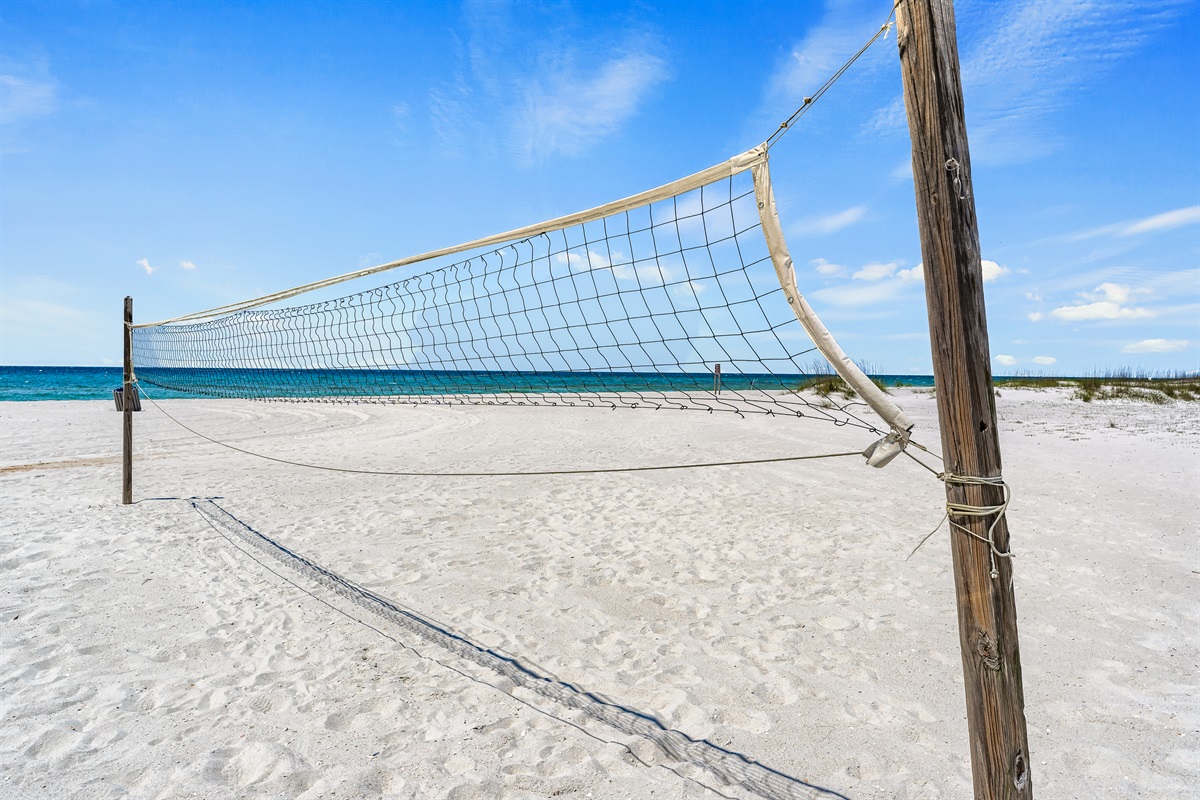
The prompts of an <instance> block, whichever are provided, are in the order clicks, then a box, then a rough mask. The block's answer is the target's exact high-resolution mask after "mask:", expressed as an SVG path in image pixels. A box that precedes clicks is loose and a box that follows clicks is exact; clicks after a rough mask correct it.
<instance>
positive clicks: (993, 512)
mask: <svg viewBox="0 0 1200 800" xmlns="http://www.w3.org/2000/svg"><path fill="white" fill-rule="evenodd" d="M938 478H939V479H940V480H941V481H943V482H944V483H947V484H951V483H953V484H957V485H959V486H999V487H1000V489H1001V491H1003V492H1004V501H1003V502H1002V503H1000V504H999V505H995V506H972V505H968V504H966V503H951V502H949V501H947V503H946V515H945V516H944V517H942V519H943V520H949V521H950V527H951V529H957V530H958V531H959V532H960V533H965V534H967V535H968V536H970V537H972V538H974V539H978V540H979V541H981V542H986V543H987V546H988V550H989V551H990V552H989V554H988V557H989V558H990V559H991V563H992V571H991V577H992V580H995V579H996V578H998V577H1000V570H998V569H997V568H996V559H997V558H1013V552H1012V550H1011V549H1009V550H1004V551H1001V550H1000V549H999V548H998V547H996V539H995V533H996V526H997V525H999V524H1000V520H1001V518H1003V516H1004V512H1006V511H1007V510H1008V503H1009V501H1010V500H1011V499H1012V493H1011V491H1010V490H1009V488H1008V484H1007V483H1005V482H1004V478H1002V477H1000V476H999V475H997V476H996V477H994V478H980V477H976V476H973V475H955V474H954V473H952V472H943V473H941V474H940V475H938ZM951 515H955V516H959V517H991V516H995V519H993V520H992V524H991V525H989V526H988V530H987V536H986V537H984V536H980V535H979V534H977V533H975V531H973V530H971V529H970V528H967V527H965V526H963V525H960V524H958V523H957V522H955V521H954V520H952V519H950V516H951ZM941 526H942V523H940V522H939V523H938V527H939V528H940V527H941ZM935 530H936V529H935Z"/></svg>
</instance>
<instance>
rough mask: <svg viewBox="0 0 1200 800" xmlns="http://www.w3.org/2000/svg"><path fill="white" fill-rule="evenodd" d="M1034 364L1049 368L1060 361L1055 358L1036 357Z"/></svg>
mask: <svg viewBox="0 0 1200 800" xmlns="http://www.w3.org/2000/svg"><path fill="white" fill-rule="evenodd" d="M1033 363H1035V364H1040V365H1042V366H1043V367H1048V366H1050V365H1051V364H1057V363H1058V359H1057V358H1055V357H1054V356H1034V357H1033Z"/></svg>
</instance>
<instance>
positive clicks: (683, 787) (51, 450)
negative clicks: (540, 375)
mask: <svg viewBox="0 0 1200 800" xmlns="http://www.w3.org/2000/svg"><path fill="white" fill-rule="evenodd" d="M897 397H898V400H899V402H901V404H902V405H903V406H904V407H905V409H906V410H907V411H909V413H910V415H911V416H912V417H913V418H914V419H915V420H916V421H917V424H918V433H917V437H918V438H919V439H920V440H921V441H924V442H926V443H927V444H930V445H933V446H935V449H936V445H937V443H938V437H937V434H936V410H935V406H934V401H933V399H932V398H931V397H930V395H929V394H927V393H919V392H913V391H911V390H900V391H898V393H897ZM997 405H998V409H999V416H1000V424H1001V436H1002V439H1001V444H1002V449H1003V455H1004V462H1005V477H1006V479H1007V481H1008V482H1009V484H1010V485H1011V487H1012V490H1013V501H1012V505H1011V507H1010V510H1009V523H1010V529H1011V531H1012V535H1013V539H1012V548H1013V550H1014V552H1015V554H1016V560H1015V562H1014V570H1015V586H1016V595H1017V611H1018V618H1019V626H1020V636H1021V641H1020V643H1021V657H1022V665H1023V671H1024V676H1025V697H1026V716H1027V719H1028V726H1029V739H1030V749H1031V767H1032V777H1033V784H1034V789H1035V792H1036V793H1037V795H1038V796H1039V797H1055V798H1089V799H1090V798H1180V797H1188V796H1192V797H1196V796H1200V794H1198V790H1197V787H1198V786H1200V700H1198V698H1200V686H1198V685H1197V684H1198V674H1200V671H1198V669H1197V665H1198V664H1200V647H1198V645H1200V618H1198V617H1200V613H1198V612H1200V591H1198V590H1200V558H1198V554H1200V550H1198V546H1197V532H1198V531H1200V510H1198V502H1200V501H1198V497H1200V414H1198V413H1197V407H1196V406H1195V405H1187V404H1183V403H1176V404H1171V405H1165V406H1153V405H1149V404H1137V403H1130V402H1123V401H1111V402H1103V403H1100V402H1096V403H1091V404H1083V403H1081V402H1079V401H1073V400H1071V399H1070V398H1069V396H1068V395H1067V394H1066V393H1064V392H1063V391H1061V390H1050V391H1032V390H1024V391H1021V390H1014V391H1007V390H1004V391H1002V396H1001V397H1000V398H998V400H997ZM164 407H165V408H166V409H167V410H168V411H169V412H170V413H171V414H173V415H175V416H177V417H178V419H179V420H180V421H181V422H184V423H185V424H187V425H189V426H192V427H194V428H195V429H196V430H198V431H200V432H202V433H205V434H207V435H210V436H213V437H215V438H217V439H220V440H222V441H225V442H228V443H230V444H233V445H235V446H237V447H241V448H245V449H249V450H253V451H256V452H262V453H266V454H270V455H273V456H276V457H278V458H282V459H287V460H294V461H299V462H306V463H314V464H322V465H328V466H338V467H343V468H351V469H366V470H409V471H417V472H421V471H429V472H433V471H527V470H536V469H555V468H564V469H571V468H575V469H578V468H588V467H613V466H622V467H626V466H641V465H659V464H679V463H695V462H707V461H722V460H732V459H751V458H771V457H779V456H790V455H803V454H818V453H830V452H843V451H853V450H861V449H862V447H864V446H865V445H866V444H868V443H869V442H870V441H871V438H870V437H869V436H868V435H867V434H865V433H864V432H863V431H861V430H858V429H854V428H849V427H843V428H838V427H835V426H833V425H830V424H828V423H816V422H813V423H809V422H806V421H797V420H789V419H779V418H768V417H762V416H748V417H747V418H745V419H742V418H739V417H737V416H735V415H721V414H711V415H710V414H702V413H694V412H678V411H671V412H666V411H659V412H656V411H648V410H637V411H626V410H620V411H607V410H600V409H546V408H528V407H469V406H468V407H461V406H459V407H444V406H378V405H323V404H295V403H256V402H244V401H202V400H189V401H169V402H167V403H165V404H164ZM135 428H136V429H135V441H136V452H137V461H136V466H135V477H134V496H135V500H136V501H137V502H136V503H135V504H134V505H131V506H122V505H120V503H119V501H120V464H119V460H118V458H117V456H118V455H119V448H120V415H119V414H117V413H116V412H115V411H114V410H113V408H112V404H111V403H105V402H34V403H3V404H0V468H2V471H0V490H2V496H3V503H2V504H0V528H2V531H3V532H2V534H0V720H2V722H0V797H11V798H63V797H86V798H108V797H114V798H115V797H171V798H185V797H196V798H234V797H238V798H241V797H245V798H250V797H287V798H292V797H297V798H318V797H321V798H324V797H351V798H353V797H396V798H409V797H412V798H426V797H431V798H432V797H439V798H440V797H446V798H497V797H505V798H543V797H575V798H596V800H599V799H600V798H647V797H654V798H709V797H737V798H756V797H760V798H761V797H766V798H792V797H802V798H809V797H813V798H816V797H820V798H825V797H834V796H837V795H835V794H830V793H827V792H825V791H824V790H828V791H829V792H836V793H838V794H840V795H843V796H845V797H850V798H885V797H886V798H908V799H913V798H963V797H968V796H970V786H971V779H970V764H969V756H968V753H969V749H968V738H967V726H966V713H965V709H964V700H963V690H962V668H961V661H960V656H959V646H958V634H957V623H956V616H955V605H954V591H953V578H952V575H951V568H950V557H949V550H950V546H949V540H950V539H949V537H950V536H951V535H952V534H951V533H949V532H948V531H947V529H946V528H945V527H943V528H942V529H941V530H940V531H939V532H938V533H936V534H935V535H934V536H933V537H931V538H930V539H929V541H928V542H927V543H926V544H925V545H924V546H923V547H922V548H921V549H920V550H919V551H918V552H917V553H916V554H915V555H913V556H912V557H911V559H910V558H908V556H909V553H910V551H911V550H912V549H913V547H915V546H916V545H917V543H918V542H920V541H921V539H922V538H923V537H924V536H925V535H926V534H927V533H928V532H929V531H930V530H931V529H932V528H933V527H934V526H935V525H936V524H937V523H938V520H939V519H940V518H941V516H942V511H941V509H942V507H943V503H944V492H943V487H942V486H941V484H940V483H938V481H937V480H936V479H934V478H933V476H931V475H930V474H929V473H928V472H927V471H925V470H924V469H923V468H921V467H919V466H917V465H916V464H914V463H913V462H911V461H909V460H908V459H900V460H898V461H896V462H895V463H893V464H892V465H891V466H889V467H887V468H886V469H883V470H874V469H870V468H868V467H866V466H865V465H864V464H863V463H862V460H861V459H859V458H839V459H830V460H820V461H801V462H793V463H782V464H762V465H752V466H738V467H716V468H708V469H697V470H679V471H662V472H637V473H621V474H595V475H557V476H539V477H396V476H381V475H366V474H352V473H347V472H335V471H321V470H314V469H304V468H300V467H295V466H289V465H287V464H282V463H277V462H271V461H266V460H262V459H258V458H253V457H250V456H247V455H244V454H241V453H238V452H234V451H231V450H229V449H226V448H223V447H220V446H217V445H215V444H211V443H209V442H206V441H204V440H202V439H199V438H197V437H196V436H194V435H193V434H191V433H189V432H187V431H185V430H183V429H182V428H181V427H179V425H177V424H176V423H174V422H172V421H171V420H169V419H167V418H166V417H165V416H164V415H163V413H162V412H161V411H160V410H158V409H156V408H155V407H154V406H153V405H150V404H147V406H146V410H145V411H143V412H142V413H139V414H137V415H136V416H135Z"/></svg>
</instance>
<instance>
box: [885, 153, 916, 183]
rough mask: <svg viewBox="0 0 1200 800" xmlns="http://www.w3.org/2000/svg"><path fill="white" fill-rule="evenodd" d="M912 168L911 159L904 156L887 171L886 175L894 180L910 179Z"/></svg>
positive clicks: (911, 177)
mask: <svg viewBox="0 0 1200 800" xmlns="http://www.w3.org/2000/svg"><path fill="white" fill-rule="evenodd" d="M912 169H913V167H912V159H909V158H906V159H904V160H903V161H901V162H900V163H899V164H897V165H896V166H895V167H894V168H893V169H892V171H891V172H890V173H888V177H890V178H891V179H892V180H894V181H911V180H912V179H913V171H912Z"/></svg>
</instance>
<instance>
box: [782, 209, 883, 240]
mask: <svg viewBox="0 0 1200 800" xmlns="http://www.w3.org/2000/svg"><path fill="white" fill-rule="evenodd" d="M866 213H867V207H866V206H851V207H850V208H847V209H843V210H842V211H836V212H834V213H832V214H826V215H824V216H820V217H809V218H807V219H803V220H801V221H800V222H799V223H797V224H796V225H795V226H794V227H793V228H792V232H794V233H795V234H797V235H799V236H813V235H816V236H823V235H826V234H830V233H836V232H837V231H840V230H842V229H843V228H848V227H850V226H851V225H853V224H854V223H856V222H858V221H859V220H861V219H862V218H863V217H864V216H865V215H866Z"/></svg>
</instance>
